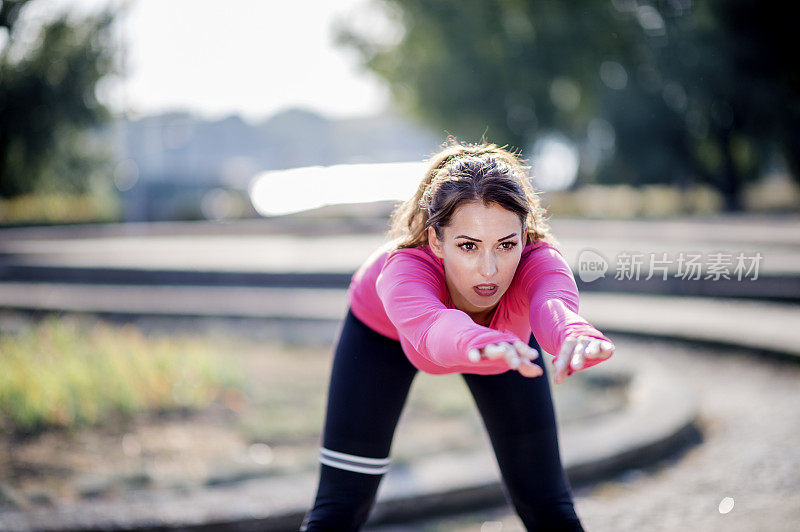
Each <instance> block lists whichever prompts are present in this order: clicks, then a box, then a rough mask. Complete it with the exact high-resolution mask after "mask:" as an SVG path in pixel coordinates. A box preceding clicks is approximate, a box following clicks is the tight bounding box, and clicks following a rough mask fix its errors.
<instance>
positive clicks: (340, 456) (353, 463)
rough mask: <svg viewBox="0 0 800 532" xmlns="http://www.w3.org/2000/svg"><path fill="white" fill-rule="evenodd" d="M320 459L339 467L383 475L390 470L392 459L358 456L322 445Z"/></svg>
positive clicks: (326, 463) (324, 462)
mask: <svg viewBox="0 0 800 532" xmlns="http://www.w3.org/2000/svg"><path fill="white" fill-rule="evenodd" d="M319 461H320V462H322V463H323V464H325V465H329V466H331V467H336V468H338V469H345V470H347V471H354V472H356V473H366V474H368V475H382V474H384V473H386V472H387V471H388V470H389V461H390V459H389V458H368V457H366V456H356V455H354V454H347V453H340V452H338V451H331V450H330V449H326V448H324V447H320V455H319Z"/></svg>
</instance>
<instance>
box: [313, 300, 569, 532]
mask: <svg viewBox="0 0 800 532" xmlns="http://www.w3.org/2000/svg"><path fill="white" fill-rule="evenodd" d="M530 345H532V346H534V347H537V348H538V347H539V346H538V344H537V342H536V340H535V339H534V337H533V335H531V338H530ZM542 359H543V356H540V357H539V358H537V359H536V364H537V365H538V366H540V367H541V368H542V369H543V370H544V371H545V373H544V374H543V375H541V376H539V377H535V378H528V377H523V376H522V375H521V374H520V373H519V372H517V371H506V372H505V373H501V374H499V375H475V374H466V373H464V374H462V377H463V378H464V380H465V381H466V383H467V386H468V387H469V390H470V392H471V393H472V396H473V398H474V399H475V403H476V404H477V406H478V410H479V411H480V413H481V416H482V417H483V422H484V425H485V426H486V429H487V431H488V433H489V437H490V440H491V442H492V447H493V448H494V452H495V455H496V456H497V462H498V464H499V466H500V471H501V473H502V478H503V484H504V486H505V490H506V494H507V496H508V498H509V499H510V501H511V503H512V504H513V505H514V508H515V509H516V511H517V513H518V514H519V516H520V518H521V519H522V522H523V523H524V524H525V527H526V528H527V529H528V530H537V531H538V530H548V531H549V530H554V531H555V530H559V531H561V530H563V531H582V530H583V528H582V527H581V524H580V520H579V519H578V516H577V515H576V513H575V509H574V507H573V503H572V493H571V490H570V486H569V482H568V481H567V478H566V475H565V474H564V469H563V467H562V465H561V458H560V456H559V450H558V437H557V433H556V420H555V413H554V410H553V402H552V397H551V395H550V385H549V383H548V381H547V373H546V369H545V365H544V364H543V360H542ZM416 373H417V369H416V368H415V367H414V366H413V365H412V364H411V363H410V362H409V361H408V359H407V358H406V356H405V354H404V353H403V350H402V349H401V347H400V342H398V341H396V340H392V339H391V338H387V337H385V336H383V335H381V334H378V333H376V332H375V331H373V330H372V329H370V328H369V327H367V326H366V325H364V324H363V323H362V322H361V321H360V320H358V318H356V317H355V316H354V315H353V314H352V312H350V311H348V313H347V316H346V318H345V320H344V323H343V325H342V329H341V331H340V334H339V342H338V345H337V348H336V352H335V354H334V360H333V370H332V372H331V379H330V385H329V388H328V410H327V414H326V419H325V430H324V433H323V438H322V449H321V454H320V461H321V462H322V463H321V465H320V480H319V487H318V489H317V495H316V501H315V502H314V506H313V508H312V509H311V510H309V512H308V513H307V514H306V516H305V520H304V521H303V525H302V526H301V530H303V531H306V530H307V531H315V530H336V531H350V530H359V529H360V528H361V527H362V526H363V524H364V522H365V521H366V520H367V517H368V515H369V512H370V510H371V508H372V506H373V504H374V501H375V496H376V493H377V491H378V484H379V483H380V481H381V479H382V478H383V474H384V473H385V472H386V470H387V469H388V467H389V450H390V447H391V443H392V437H393V435H394V430H395V427H396V425H397V422H398V420H399V418H400V414H401V412H402V410H403V406H404V405H405V402H406V397H407V396H408V390H409V388H410V386H411V382H412V381H413V380H414V376H415V375H416Z"/></svg>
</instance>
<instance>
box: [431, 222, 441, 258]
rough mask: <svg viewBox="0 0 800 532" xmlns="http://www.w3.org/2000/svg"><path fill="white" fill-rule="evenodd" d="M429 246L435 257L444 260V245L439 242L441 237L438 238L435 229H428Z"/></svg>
mask: <svg viewBox="0 0 800 532" xmlns="http://www.w3.org/2000/svg"><path fill="white" fill-rule="evenodd" d="M428 245H429V246H430V247H431V251H433V254H434V255H436V256H437V257H439V258H440V259H443V258H444V253H442V243H441V242H440V241H439V237H437V236H436V230H435V229H434V228H433V227H429V228H428Z"/></svg>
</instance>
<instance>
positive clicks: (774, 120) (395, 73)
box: [340, 0, 800, 210]
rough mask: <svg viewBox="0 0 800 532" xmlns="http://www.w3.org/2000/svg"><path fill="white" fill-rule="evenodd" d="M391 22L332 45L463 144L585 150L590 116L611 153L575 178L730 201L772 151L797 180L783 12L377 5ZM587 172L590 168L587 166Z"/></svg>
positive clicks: (501, 3)
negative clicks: (556, 143)
mask: <svg viewBox="0 0 800 532" xmlns="http://www.w3.org/2000/svg"><path fill="white" fill-rule="evenodd" d="M381 5H383V6H384V7H385V8H386V13H387V16H388V17H389V19H391V20H393V21H394V23H395V24H397V25H399V26H400V27H401V28H402V30H403V31H402V32H401V35H402V37H401V38H400V39H399V41H398V42H382V41H381V40H380V38H379V37H378V36H376V35H375V33H374V32H370V30H369V28H366V29H365V28H363V27H358V26H357V25H356V24H354V23H351V22H348V23H344V24H343V26H342V28H341V30H340V42H342V43H344V44H345V45H348V46H350V47H353V48H355V49H356V50H358V51H359V52H360V53H361V55H362V57H363V59H364V63H365V65H366V66H367V67H368V68H369V69H370V70H372V71H373V72H375V73H377V74H378V75H380V76H381V77H383V78H384V79H386V80H387V81H388V82H389V84H390V86H391V88H392V91H393V93H394V96H395V98H396V100H397V101H398V102H399V103H400V104H401V106H403V107H404V108H405V109H406V110H408V111H409V112H411V113H413V114H415V115H416V116H417V117H419V118H421V119H422V120H423V121H425V122H427V123H428V124H430V125H432V126H434V127H436V128H437V129H444V130H445V131H447V132H448V133H452V134H455V135H457V136H459V137H461V138H465V139H467V140H477V139H478V138H480V136H481V135H482V134H483V133H486V136H487V137H488V138H489V139H491V140H492V141H495V142H499V143H501V144H504V143H508V144H511V145H513V146H516V147H520V148H523V149H527V148H529V147H530V146H531V145H532V143H533V142H534V141H535V140H536V139H537V138H538V137H540V136H542V135H546V134H549V133H551V132H553V131H560V132H563V133H565V134H567V135H568V136H570V137H571V138H572V139H573V141H574V142H576V143H577V144H578V145H579V146H580V147H581V148H582V151H583V152H584V153H588V152H591V151H592V149H593V147H592V142H591V135H590V132H589V130H590V129H591V123H592V120H593V119H596V118H602V119H605V120H606V121H607V122H609V123H610V124H611V125H612V126H613V131H614V139H615V146H614V150H613V153H611V154H610V155H609V154H606V155H603V156H602V157H601V159H602V160H601V162H603V164H600V165H599V166H597V165H595V164H589V165H585V166H584V169H583V170H582V172H583V173H582V175H581V179H582V180H583V181H584V182H602V183H620V184H621V183H625V184H656V183H672V184H677V185H679V186H681V187H682V188H685V187H688V186H690V185H691V184H692V183H694V182H703V183H707V184H709V185H711V186H713V187H714V188H716V189H717V190H718V191H719V192H720V193H722V194H723V197H724V198H725V204H726V207H727V208H728V209H729V210H735V209H738V208H740V207H741V195H742V191H743V187H744V184H745V183H747V182H748V181H752V180H754V179H755V178H757V177H759V175H760V174H761V173H762V172H763V170H764V167H765V165H766V164H767V163H768V161H769V160H770V157H771V156H772V155H774V153H775V152H776V150H780V151H781V152H782V154H783V155H784V156H785V157H786V158H787V159H788V160H789V162H790V164H791V165H792V167H793V168H794V170H795V172H794V174H795V178H797V177H799V176H800V149H798V148H800V145H798V143H800V140H798V139H800V68H798V66H800V65H798V61H797V60H796V58H795V57H794V55H793V53H792V52H791V50H792V49H793V43H792V42H791V39H792V38H793V29H792V27H791V25H792V24H793V19H792V18H791V17H788V16H786V15H787V14H786V13H784V12H782V11H781V10H780V8H779V7H777V6H773V5H769V4H763V3H757V2H754V1H752V0H701V1H698V2H695V3H687V2H658V3H653V4H650V3H645V2H639V1H637V0H620V1H614V2H608V1H599V0H589V1H585V2H557V1H554V0H543V1H537V2H529V1H523V0H491V1H479V0H467V1H463V0H437V1H435V2H428V1H422V0H383V2H381ZM586 168H590V169H591V170H586Z"/></svg>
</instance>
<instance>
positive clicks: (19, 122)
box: [0, 0, 115, 197]
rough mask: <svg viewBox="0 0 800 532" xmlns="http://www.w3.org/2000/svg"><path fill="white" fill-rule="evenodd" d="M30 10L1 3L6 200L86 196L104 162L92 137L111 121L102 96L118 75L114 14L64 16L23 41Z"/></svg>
mask: <svg viewBox="0 0 800 532" xmlns="http://www.w3.org/2000/svg"><path fill="white" fill-rule="evenodd" d="M29 2H30V0H16V1H14V0H2V1H0V33H5V37H6V38H5V44H4V45H2V44H0V196H5V197H11V196H15V195H20V194H25V193H30V192H33V191H35V190H37V189H41V188H44V187H47V188H50V189H54V190H61V191H72V192H80V191H85V190H86V189H87V187H89V186H90V183H89V176H90V174H91V171H92V169H94V168H95V167H96V166H97V165H98V164H99V163H100V162H101V161H102V160H103V155H102V153H101V152H100V151H98V150H96V149H93V148H92V147H91V146H90V145H89V143H90V138H89V137H88V135H87V131H88V130H89V128H91V127H93V126H96V125H99V124H101V123H103V122H104V121H106V120H107V119H108V118H110V113H109V111H108V110H107V109H106V108H105V107H104V106H103V105H102V103H101V102H99V101H98V98H97V95H96V88H97V85H98V82H100V80H102V79H103V78H104V77H105V76H107V75H109V74H110V73H112V72H113V71H114V54H115V49H114V47H113V46H112V44H111V23H112V21H113V14H112V13H111V12H103V13H100V14H97V15H93V16H90V17H87V18H84V19H82V20H72V19H71V18H70V17H69V16H68V15H67V14H66V13H63V14H61V15H60V16H58V17H56V18H55V19H53V20H51V21H49V22H47V23H45V24H44V25H43V26H42V27H41V28H40V29H39V30H38V35H37V36H36V38H35V39H33V40H32V41H31V40H30V39H29V38H25V39H24V38H21V36H20V35H19V33H20V32H19V23H20V21H21V20H22V19H21V16H20V15H22V14H24V11H25V9H26V6H27V5H28V4H29ZM1 42H2V41H0V43H1Z"/></svg>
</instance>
